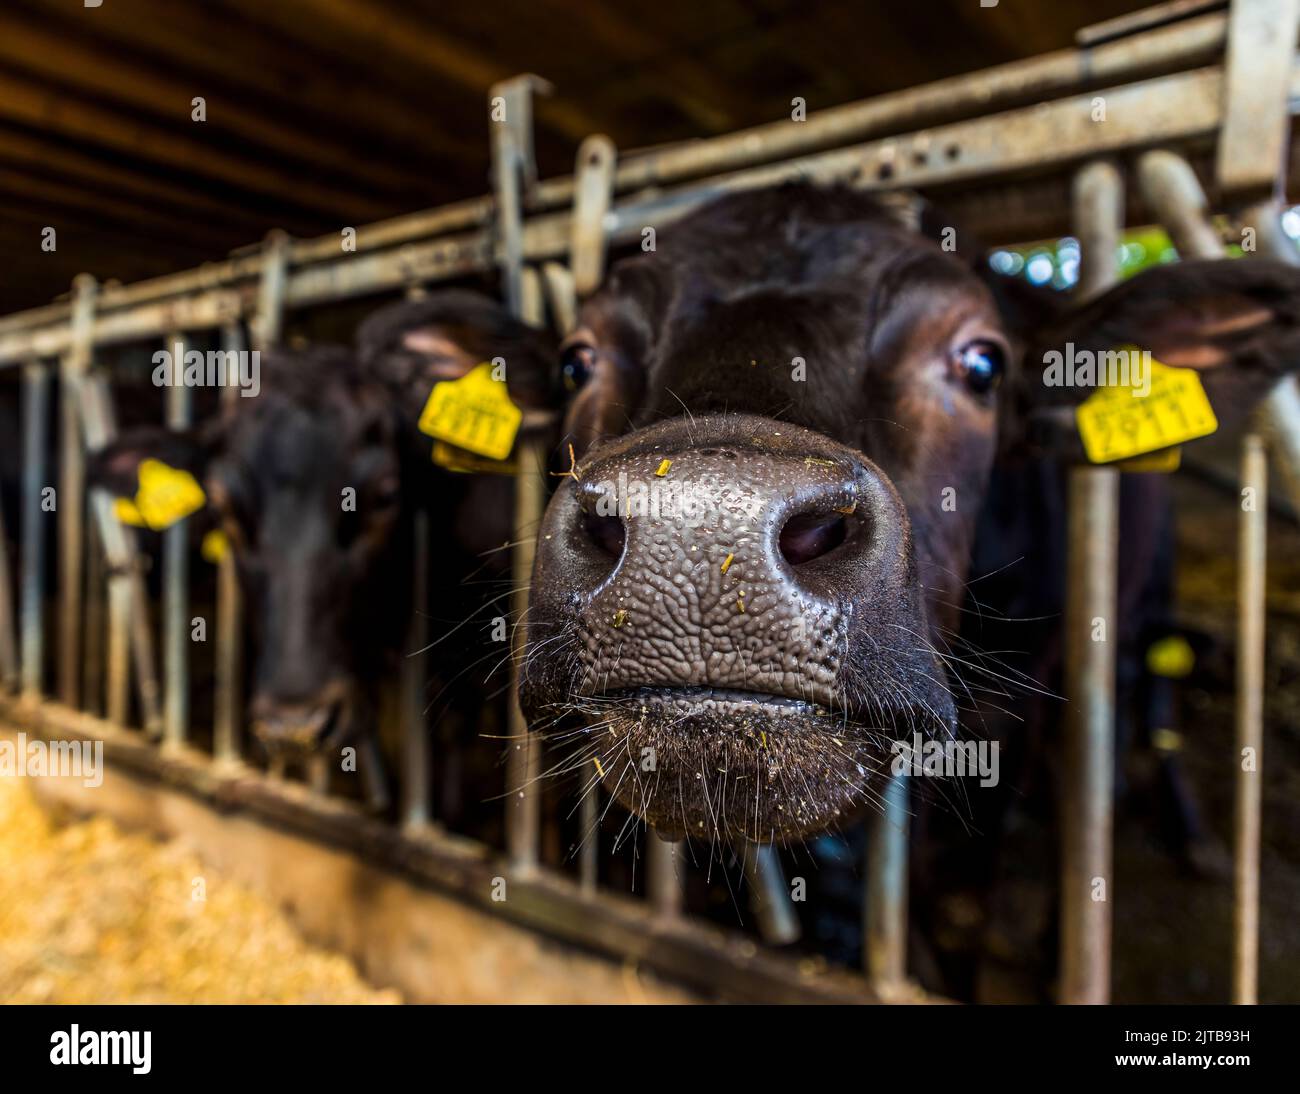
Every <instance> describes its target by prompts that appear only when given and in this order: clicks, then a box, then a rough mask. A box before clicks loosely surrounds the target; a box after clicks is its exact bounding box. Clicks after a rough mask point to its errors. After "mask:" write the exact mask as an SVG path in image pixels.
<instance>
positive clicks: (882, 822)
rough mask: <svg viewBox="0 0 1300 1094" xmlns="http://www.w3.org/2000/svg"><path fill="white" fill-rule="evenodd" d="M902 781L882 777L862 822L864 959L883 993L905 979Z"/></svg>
mask: <svg viewBox="0 0 1300 1094" xmlns="http://www.w3.org/2000/svg"><path fill="white" fill-rule="evenodd" d="M907 779H908V776H907V775H890V776H889V777H888V778H887V779H886V781H885V785H884V788H883V789H882V791H881V806H880V811H879V812H875V813H873V814H872V815H871V817H870V819H869V820H868V822H867V880H866V899H865V901H864V902H863V909H862V912H863V939H864V942H865V944H864V946H863V958H864V960H865V963H866V972H867V976H868V977H869V978H870V980H871V983H872V986H873V987H875V988H876V989H877V990H878V991H880V992H882V993H887V992H889V991H890V990H891V989H897V988H898V987H900V986H901V985H903V984H904V983H905V982H906V979H907V849H908V842H909V841H908V828H909V819H908V785H907Z"/></svg>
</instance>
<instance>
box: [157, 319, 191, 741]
mask: <svg viewBox="0 0 1300 1094" xmlns="http://www.w3.org/2000/svg"><path fill="white" fill-rule="evenodd" d="M167 349H168V350H170V351H171V354H172V361H173V368H174V369H175V371H176V374H177V376H178V377H179V374H180V373H181V372H182V371H183V370H184V367H185V342H184V340H183V339H182V337H181V335H180V333H179V332H177V333H175V334H172V335H170V336H169V337H168V338H167ZM192 415H193V399H192V393H191V390H190V388H189V387H188V386H187V385H186V384H183V383H174V384H172V385H171V386H170V387H169V388H167V427H168V428H169V429H173V430H177V431H183V430H186V429H188V428H189V426H190V419H191V417H192ZM162 546H163V574H162V577H163V601H162V631H163V677H164V688H163V744H164V745H166V746H167V747H169V748H175V747H178V746H180V745H183V744H184V743H185V739H186V737H187V736H188V735H189V721H190V659H189V650H190V618H189V615H190V611H189V607H190V520H189V518H188V517H185V518H183V519H182V520H178V521H176V523H175V524H173V525H171V526H170V527H169V528H168V529H167V530H166V531H164V532H163V545H162Z"/></svg>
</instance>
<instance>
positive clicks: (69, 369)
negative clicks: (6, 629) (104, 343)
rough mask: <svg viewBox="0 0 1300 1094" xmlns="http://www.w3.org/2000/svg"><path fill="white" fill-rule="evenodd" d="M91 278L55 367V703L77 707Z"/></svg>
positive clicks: (82, 286)
mask: <svg viewBox="0 0 1300 1094" xmlns="http://www.w3.org/2000/svg"><path fill="white" fill-rule="evenodd" d="M96 290H97V285H96V283H95V279H94V278H92V277H90V276H89V275H87V274H80V275H78V276H77V278H76V280H75V281H74V283H73V308H72V320H71V324H70V328H71V329H70V335H69V337H70V342H69V347H68V351H67V352H66V353H65V354H64V355H63V359H62V361H61V362H60V367H59V421H60V430H59V461H60V467H59V498H58V512H59V594H60V603H59V610H60V614H59V698H60V700H61V701H62V702H64V703H66V704H67V705H68V706H71V707H75V706H76V705H77V701H78V699H79V697H80V691H81V689H80V683H81V628H82V625H83V622H84V621H83V619H82V594H83V592H84V588H83V584H82V582H83V574H82V566H83V563H84V559H85V514H86V450H85V447H84V446H83V444H82V438H81V407H80V400H81V382H82V377H83V376H84V375H85V373H86V370H87V369H88V368H89V367H90V361H91V356H92V354H93V352H94V347H93V343H92V338H93V333H92V332H93V327H94V322H95V294H96Z"/></svg>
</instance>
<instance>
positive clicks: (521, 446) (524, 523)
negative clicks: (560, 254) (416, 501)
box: [506, 270, 547, 870]
mask: <svg viewBox="0 0 1300 1094" xmlns="http://www.w3.org/2000/svg"><path fill="white" fill-rule="evenodd" d="M519 296H520V305H521V307H522V308H523V309H524V311H523V313H522V314H523V318H524V319H525V320H526V321H528V322H530V323H533V324H535V325H536V324H539V323H540V322H541V319H542V315H541V306H542V299H541V282H540V279H539V278H538V277H537V274H536V271H535V270H528V271H524V270H521V271H520V277H519ZM509 367H510V363H509V362H508V361H507V362H506V368H507V369H508V368H509ZM517 450H518V466H519V473H518V476H517V477H516V479H515V523H514V537H513V538H514V549H513V551H512V552H511V575H510V576H511V580H512V582H513V588H514V592H513V593H512V595H511V598H510V607H511V614H512V616H513V618H514V627H513V629H512V631H511V637H510V641H511V658H510V677H511V679H510V683H511V687H510V717H509V723H508V724H509V738H510V751H509V752H508V753H507V756H506V850H507V852H508V853H509V856H510V861H511V862H512V863H513V864H514V866H515V868H516V869H519V870H530V869H532V868H533V867H535V866H536V865H537V857H538V842H539V839H540V835H541V804H542V799H541V790H540V787H539V786H538V780H539V779H540V777H541V767H542V748H541V743H540V742H539V741H537V740H536V739H535V738H534V737H533V735H532V734H531V733H530V732H529V731H528V723H527V721H526V720H525V719H524V715H523V711H522V710H521V709H520V708H519V665H520V663H521V662H522V660H523V656H524V651H525V649H526V647H527V642H528V635H527V626H526V625H525V619H526V617H527V613H528V589H529V585H530V583H531V582H532V577H533V558H534V556H535V554H536V540H537V529H538V526H539V525H540V524H541V521H542V510H543V509H544V508H545V507H546V463H547V451H546V441H545V437H544V436H542V437H538V436H535V435H530V434H528V433H527V432H525V433H522V434H521V435H520V438H519V441H518V443H517Z"/></svg>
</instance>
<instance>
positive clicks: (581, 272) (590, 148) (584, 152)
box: [569, 133, 618, 298]
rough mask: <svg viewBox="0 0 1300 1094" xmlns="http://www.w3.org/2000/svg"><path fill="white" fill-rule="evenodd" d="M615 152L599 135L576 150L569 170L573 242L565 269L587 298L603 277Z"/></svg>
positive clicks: (576, 287)
mask: <svg viewBox="0 0 1300 1094" xmlns="http://www.w3.org/2000/svg"><path fill="white" fill-rule="evenodd" d="M617 159H618V151H617V149H615V147H614V142H613V141H612V140H610V139H609V138H608V137H606V136H604V135H603V134H599V133H597V134H594V135H592V136H590V137H588V138H587V139H586V140H585V141H583V142H582V144H581V145H579V147H578V157H577V159H576V160H575V162H574V166H573V242H572V244H571V246H570V248H569V253H570V261H569V268H570V269H571V270H572V271H573V287H574V291H575V292H576V294H577V295H578V296H579V297H580V298H581V297H586V296H590V295H591V294H592V293H593V292H595V291H596V289H597V288H599V287H600V283H601V280H602V279H603V278H604V276H605V247H606V242H607V240H606V236H605V214H606V213H608V212H609V206H610V202H611V201H612V200H613V196H614V165H615V163H616V161H617Z"/></svg>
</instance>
